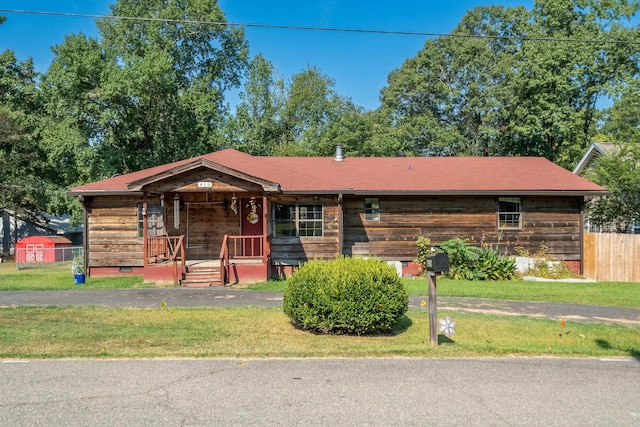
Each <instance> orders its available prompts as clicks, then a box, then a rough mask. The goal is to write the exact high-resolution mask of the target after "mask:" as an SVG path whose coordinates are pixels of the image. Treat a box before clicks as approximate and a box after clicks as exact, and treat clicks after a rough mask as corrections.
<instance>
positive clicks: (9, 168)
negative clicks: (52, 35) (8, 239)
mask: <svg viewBox="0 0 640 427" xmlns="http://www.w3.org/2000/svg"><path fill="white" fill-rule="evenodd" d="M40 117H41V116H40V108H39V105H38V100H37V93H36V73H35V71H34V69H33V62H32V61H31V60H27V61H19V60H18V59H17V58H16V56H15V54H14V52H13V51H10V50H6V51H4V52H2V53H1V54H0V208H8V209H10V210H12V211H13V212H14V213H15V214H16V215H20V216H22V217H25V216H29V215H31V214H33V213H34V212H39V211H43V210H45V209H46V206H47V195H46V187H47V181H46V178H47V173H46V171H45V164H46V161H45V155H44V153H43V151H42V147H41V144H40V140H39V138H38V133H37V129H38V123H39V118H40Z"/></svg>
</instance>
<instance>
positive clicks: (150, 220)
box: [138, 203, 164, 237]
mask: <svg viewBox="0 0 640 427" xmlns="http://www.w3.org/2000/svg"><path fill="white" fill-rule="evenodd" d="M142 206H143V205H142V203H138V237H143V227H144V218H143V216H142ZM162 211H163V209H162V205H161V204H159V203H147V236H162V235H163V234H164V224H163V218H162Z"/></svg>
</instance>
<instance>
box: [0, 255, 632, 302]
mask: <svg viewBox="0 0 640 427" xmlns="http://www.w3.org/2000/svg"><path fill="white" fill-rule="evenodd" d="M403 282H404V284H405V286H406V287H407V290H408V292H409V294H410V295H426V294H427V293H428V285H427V280H426V279H404V280H403ZM164 286H173V285H172V284H171V285H164ZM151 287H154V284H153V283H144V282H143V279H142V277H140V276H123V277H101V278H87V279H86V283H85V284H84V285H74V281H73V276H72V275H71V272H70V269H69V267H68V266H56V267H46V268H31V269H28V270H20V271H18V270H16V268H15V264H13V263H0V291H18V290H22V291H26V290H70V289H74V290H78V291H81V290H83V289H119V288H122V289H130V288H151ZM230 287H231V288H232V289H251V290H261V291H276V292H283V291H284V289H285V287H286V281H278V280H273V281H269V282H262V283H255V284H250V285H231V286H230ZM438 296H442V297H463V298H481V299H507V300H515V301H545V302H561V303H572V304H588V305H603V306H616V307H628V308H640V283H624V282H596V283H565V282H533V281H525V280H511V281H494V282H492V281H464V280H450V279H438Z"/></svg>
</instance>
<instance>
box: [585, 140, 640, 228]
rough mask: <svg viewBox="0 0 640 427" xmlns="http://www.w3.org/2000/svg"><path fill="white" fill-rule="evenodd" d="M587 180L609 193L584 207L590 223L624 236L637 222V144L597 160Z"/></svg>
mask: <svg viewBox="0 0 640 427" xmlns="http://www.w3.org/2000/svg"><path fill="white" fill-rule="evenodd" d="M588 177H589V178H591V179H592V180H593V181H595V182H597V183H598V184H600V185H602V186H604V187H606V188H607V189H608V190H609V192H610V193H611V194H610V195H609V196H605V197H598V198H596V199H593V200H591V202H590V204H589V205H588V207H587V211H588V214H589V218H590V220H591V221H592V222H593V223H595V224H598V225H611V224H612V225H614V226H615V229H616V231H617V232H620V233H625V232H627V231H628V229H629V226H630V225H631V223H632V222H633V221H634V220H635V221H638V220H639V219H640V144H638V143H632V144H623V145H620V149H619V151H617V152H613V153H610V154H609V155H607V156H600V157H598V160H597V163H596V165H595V167H594V168H593V169H591V170H590V171H589V175H588Z"/></svg>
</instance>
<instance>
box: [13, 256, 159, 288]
mask: <svg viewBox="0 0 640 427" xmlns="http://www.w3.org/2000/svg"><path fill="white" fill-rule="evenodd" d="M149 287H153V283H144V280H143V278H142V276H122V277H97V278H93V277H91V278H89V277H87V278H86V280H85V283H84V284H83V285H76V284H75V282H74V278H73V275H72V274H71V264H65V265H51V266H49V265H47V266H44V267H31V268H27V269H24V270H17V269H16V265H15V264H14V263H8V262H3V263H0V291H53V290H66V289H78V290H80V289H120V288H149Z"/></svg>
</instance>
